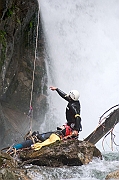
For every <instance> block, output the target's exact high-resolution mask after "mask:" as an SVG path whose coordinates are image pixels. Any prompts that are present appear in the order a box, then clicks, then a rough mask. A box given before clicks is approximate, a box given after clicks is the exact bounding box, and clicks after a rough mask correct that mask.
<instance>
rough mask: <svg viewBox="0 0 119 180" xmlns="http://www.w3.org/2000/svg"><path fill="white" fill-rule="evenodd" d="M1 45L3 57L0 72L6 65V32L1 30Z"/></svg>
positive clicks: (0, 61)
mask: <svg viewBox="0 0 119 180" xmlns="http://www.w3.org/2000/svg"><path fill="white" fill-rule="evenodd" d="M0 44H1V57H0V72H1V69H2V66H3V64H4V60H5V56H6V53H5V52H6V44H7V42H6V32H5V31H2V30H0Z"/></svg>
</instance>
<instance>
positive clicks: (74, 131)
mask: <svg viewBox="0 0 119 180" xmlns="http://www.w3.org/2000/svg"><path fill="white" fill-rule="evenodd" d="M50 89H51V90H52V91H55V90H56V91H57V93H58V94H59V95H60V96H61V97H62V98H63V99H65V100H66V101H68V105H67V107H66V120H67V124H66V125H63V126H62V127H60V128H59V130H60V129H63V128H64V131H65V135H66V137H69V136H71V137H78V133H79V131H82V125H81V117H80V102H79V92H78V91H77V90H71V91H70V93H69V94H66V93H64V92H63V91H61V90H60V89H59V88H57V87H54V86H51V87H50ZM68 135H69V136H68Z"/></svg>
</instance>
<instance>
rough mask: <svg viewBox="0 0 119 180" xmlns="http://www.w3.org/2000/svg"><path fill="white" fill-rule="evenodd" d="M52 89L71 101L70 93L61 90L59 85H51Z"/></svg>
mask: <svg viewBox="0 0 119 180" xmlns="http://www.w3.org/2000/svg"><path fill="white" fill-rule="evenodd" d="M50 89H51V90H52V91H55V90H56V91H57V93H58V94H59V95H60V96H61V97H62V98H63V99H65V100H66V101H68V102H69V101H70V97H69V95H68V94H66V93H64V92H63V91H61V90H60V89H59V88H57V87H54V86H50Z"/></svg>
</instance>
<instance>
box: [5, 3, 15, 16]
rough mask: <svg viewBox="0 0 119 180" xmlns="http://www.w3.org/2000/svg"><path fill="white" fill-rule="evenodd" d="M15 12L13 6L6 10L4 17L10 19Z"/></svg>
mask: <svg viewBox="0 0 119 180" xmlns="http://www.w3.org/2000/svg"><path fill="white" fill-rule="evenodd" d="M14 10H15V6H14V5H13V6H12V7H11V8H10V9H8V10H7V12H6V15H7V17H11V16H12V14H13V12H14Z"/></svg>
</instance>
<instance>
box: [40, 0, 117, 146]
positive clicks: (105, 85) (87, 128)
mask: <svg viewBox="0 0 119 180" xmlns="http://www.w3.org/2000/svg"><path fill="white" fill-rule="evenodd" d="M39 4H40V13H41V19H42V26H43V31H44V36H45V43H46V63H47V72H48V78H49V79H48V86H51V85H53V86H56V87H59V88H60V89H61V90H63V91H64V92H67V93H68V92H69V91H70V90H71V89H77V90H79V92H80V102H81V117H82V125H83V131H82V132H81V133H80V137H79V138H80V139H81V140H83V138H85V137H86V136H88V135H89V134H90V133H91V132H92V131H93V130H94V129H95V128H96V127H97V125H98V121H99V117H100V116H101V115H102V114H103V113H104V112H105V111H106V110H107V109H109V108H110V107H112V106H114V105H116V104H118V103H119V83H118V82H119V29H118V28H119V8H118V7H119V1H118V0H105V1H103V0H100V1H95V0H91V1H90V0H83V1H82V0H73V1H72V0H65V1H64V0H60V1H56V0H39ZM48 103H49V112H48V115H46V121H45V122H44V124H43V125H42V126H41V129H43V128H44V126H45V130H51V129H54V128H56V126H57V125H62V124H63V123H65V106H66V104H67V102H65V101H64V100H63V99H62V98H60V97H59V96H58V94H57V93H56V92H53V91H50V90H49V91H48ZM118 133H119V125H117V126H116V128H115V131H114V134H116V138H115V141H116V143H117V144H119V134H118ZM109 143H110V142H108V144H109ZM97 146H98V147H99V149H101V143H98V144H97ZM109 146H110V144H109ZM107 148H108V147H107Z"/></svg>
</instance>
